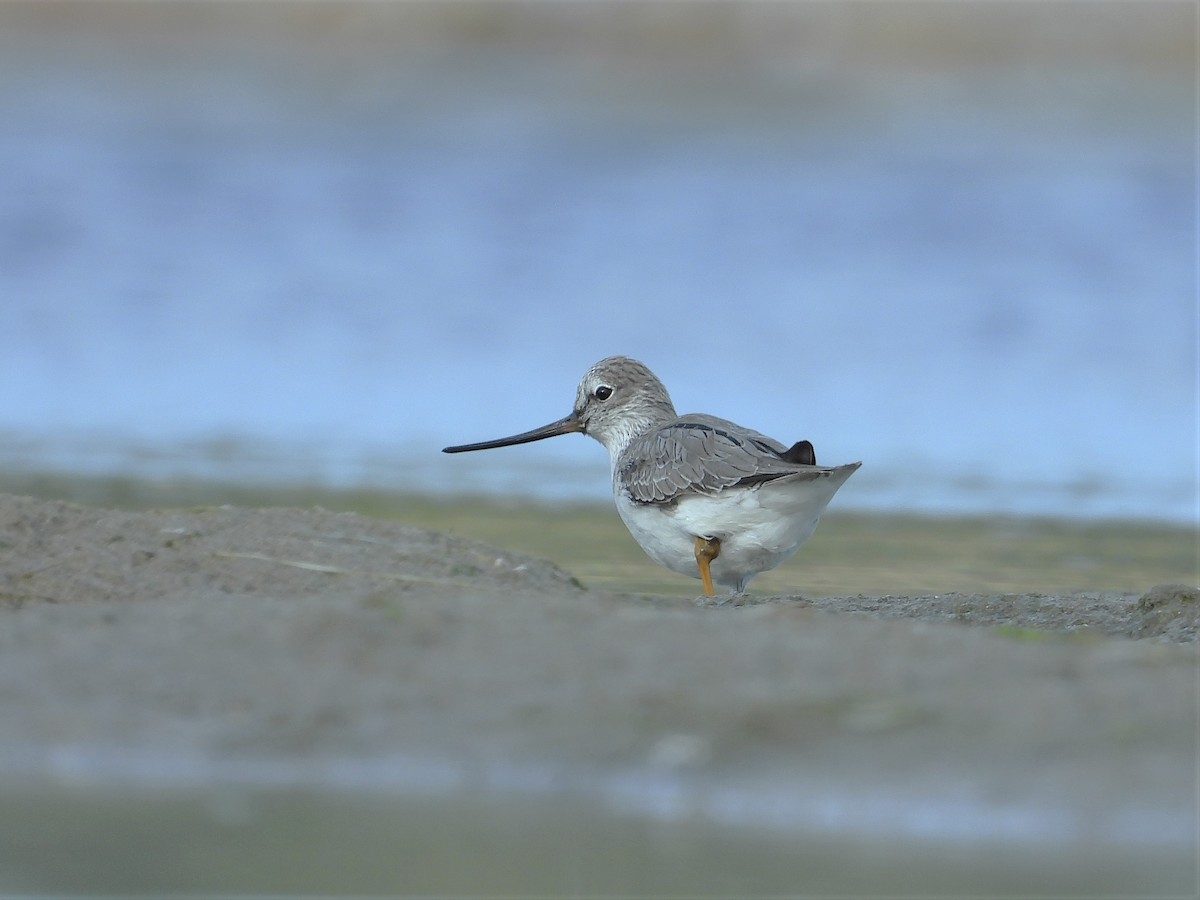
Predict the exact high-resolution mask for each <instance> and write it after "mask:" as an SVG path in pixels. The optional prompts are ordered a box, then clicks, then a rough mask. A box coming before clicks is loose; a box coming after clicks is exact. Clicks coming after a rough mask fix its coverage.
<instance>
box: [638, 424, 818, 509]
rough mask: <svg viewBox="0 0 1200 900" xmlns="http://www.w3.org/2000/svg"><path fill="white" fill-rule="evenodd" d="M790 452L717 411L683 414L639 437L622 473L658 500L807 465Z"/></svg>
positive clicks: (644, 496)
mask: <svg viewBox="0 0 1200 900" xmlns="http://www.w3.org/2000/svg"><path fill="white" fill-rule="evenodd" d="M785 454H786V456H785ZM790 457H791V453H790V451H789V449H788V448H786V447H784V445H783V444H781V443H779V442H778V441H776V440H772V439H771V438H769V437H767V436H766V435H763V434H759V433H758V432H757V431H751V430H750V429H748V428H743V427H741V426H740V425H735V424H734V423H732V422H728V421H726V420H725V419H718V418H716V417H714V416H702V415H690V416H681V417H680V418H678V419H676V420H675V421H673V422H671V423H670V424H669V425H665V426H663V427H662V428H659V429H657V430H655V431H651V432H648V433H647V434H644V435H642V436H641V437H638V438H635V439H634V440H633V441H632V442H631V443H630V445H629V447H628V448H626V450H625V452H624V453H623V454H621V459H620V461H619V463H618V478H619V479H620V482H621V484H622V486H623V487H624V489H625V490H626V491H628V493H629V496H630V497H631V498H632V499H633V500H635V501H637V502H639V503H657V502H663V501H669V500H674V499H675V498H677V497H679V496H680V495H682V494H688V493H699V494H713V493H716V492H717V491H720V490H721V489H723V488H727V487H733V486H734V485H737V484H754V483H757V482H762V481H770V480H771V479H774V478H779V477H781V476H783V475H792V474H795V473H796V472H799V471H802V470H803V469H804V468H805V466H804V465H803V464H801V463H797V462H796V461H794V460H793V459H791V458H790Z"/></svg>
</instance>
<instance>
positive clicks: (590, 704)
mask: <svg viewBox="0 0 1200 900" xmlns="http://www.w3.org/2000/svg"><path fill="white" fill-rule="evenodd" d="M0 559H2V560H3V566H2V567H0V615H2V616H3V620H4V627H3V628H2V629H0V642H2V643H3V648H2V650H0V685H2V688H0V697H2V699H0V712H2V718H0V721H2V722H3V725H2V726H0V727H2V729H3V731H2V739H0V798H2V799H3V801H4V802H5V804H6V807H7V808H8V809H9V810H12V811H19V812H14V814H12V815H9V816H6V817H4V818H5V820H6V821H5V823H4V824H3V825H2V826H0V828H2V829H3V833H2V834H0V891H4V892H20V891H50V892H71V891H93V892H95V891H101V890H107V891H118V892H119V891H130V890H134V891H163V890H192V891H197V890H199V891H225V892H229V891H243V892H247V891H249V892H297V891H309V892H324V893H348V892H358V893H372V892H374V893H388V894H403V893H414V892H420V893H426V894H435V895H436V894H450V893H456V894H460V895H461V894H487V893H491V894H497V893H501V894H518V895H519V894H528V893H536V892H540V893H550V894H555V895H561V894H573V895H586V894H595V893H607V894H610V895H613V894H616V895H623V896H631V895H637V894H646V893H659V894H661V893H664V892H674V893H680V892H686V893H692V894H708V895H722V896H730V895H735V896H740V895H746V894H750V893H760V894H761V893H814V892H826V893H830V892H832V893H839V892H845V891H847V890H850V891H856V892H858V893H879V894H885V893H889V892H892V891H894V890H899V889H903V890H905V891H907V892H910V893H912V892H919V893H925V894H944V893H946V892H950V893H956V892H957V893H959V894H961V893H963V892H973V893H976V894H978V893H997V892H1001V893H1010V894H1011V893H1026V894H1037V893H1043V894H1044V893H1048V892H1063V891H1074V892H1076V893H1078V892H1081V891H1082V892H1088V891H1098V890H1103V891H1105V892H1107V893H1113V892H1116V893H1126V894H1141V893H1159V894H1162V893H1181V894H1190V893H1193V892H1194V890H1195V888H1196V869H1195V847H1196V841H1197V825H1196V813H1197V766H1196V760H1197V700H1198V681H1197V673H1198V670H1197V657H1196V652H1195V650H1196V645H1195V643H1194V642H1195V639H1196V625H1197V619H1198V613H1200V592H1198V591H1197V590H1196V589H1195V587H1194V586H1183V585H1175V586H1171V585H1159V586H1153V587H1152V589H1148V590H1146V591H1142V592H1137V593H1130V592H1105V591H1092V592H1085V593H1078V592H1076V593H1063V592H1048V593H1046V594H1037V593H1019V594H989V593H952V594H930V595H927V596H853V597H823V598H813V599H806V598H804V597H798V596H777V597H772V596H761V595H749V596H748V597H746V598H744V599H742V600H739V601H738V602H736V603H731V604H725V605H715V604H713V603H711V602H703V601H698V600H696V599H693V598H690V597H667V596H660V595H651V594H627V593H617V592H611V591H603V590H597V589H591V590H588V589H585V588H584V587H583V586H582V585H581V584H580V583H579V582H578V581H577V580H576V579H575V578H573V577H572V576H571V575H569V574H567V573H566V572H564V571H562V570H560V569H559V568H557V567H555V566H554V565H552V564H550V563H548V562H545V561H543V560H538V559H535V558H532V557H527V556H522V555H520V554H516V553H511V552H507V551H499V550H496V549H495V548H492V547H489V546H488V545H486V544H481V543H475V542H471V541H468V540H464V539H460V538H456V537H452V536H449V535H446V534H444V533H437V532H431V531H426V530H423V529H420V528H416V527H412V526H407V525H402V524H398V523H395V522H388V521H382V520H378V519H372V518H368V517H365V516H361V515H357V514H351V513H332V512H328V511H324V510H320V509H303V510H300V509H247V508H234V507H218V508H197V509H191V510H169V511H127V510H114V509H98V508H90V507H83V506H75V505H71V504H67V503H61V502H54V501H42V500H35V499H31V498H25V497H15V496H0ZM299 822H304V823H307V827H300V826H299V825H298V823H299ZM114 823H117V824H114ZM168 835H169V836H171V837H172V838H173V839H172V840H170V841H166V840H164V838H165V836H168ZM213 835H217V836H216V837H213ZM368 836H369V837H368ZM51 838H53V840H51ZM464 842H465V843H464ZM181 847H191V848H192V853H193V854H195V853H201V855H202V856H203V855H204V854H207V855H206V856H204V860H205V861H204V862H203V863H201V862H198V860H197V858H196V857H195V856H194V855H188V853H185V852H184V851H183V850H181V849H180V848H181ZM148 848H157V850H156V851H155V852H153V853H150V854H149V855H147V851H148ZM455 848H460V849H455ZM64 854H65V856H67V857H69V858H70V859H71V860H72V861H73V862H72V864H71V865H70V866H64V865H63V864H62V860H63V859H64V858H65V857H64ZM464 854H465V855H466V856H469V858H470V859H471V860H472V862H471V863H470V865H469V866H468V865H464V863H463V860H464V858H465V856H464Z"/></svg>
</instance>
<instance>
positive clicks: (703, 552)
mask: <svg viewBox="0 0 1200 900" xmlns="http://www.w3.org/2000/svg"><path fill="white" fill-rule="evenodd" d="M720 555H721V541H720V540H719V539H717V538H702V537H698V538H696V565H698V566H699V567H700V580H701V581H702V582H704V593H706V594H707V595H708V596H710V597H715V596H716V595H717V592H716V591H714V590H713V580H712V572H710V571H709V566H710V565H711V564H712V561H713V560H714V559H716V558H717V557H718V556H720Z"/></svg>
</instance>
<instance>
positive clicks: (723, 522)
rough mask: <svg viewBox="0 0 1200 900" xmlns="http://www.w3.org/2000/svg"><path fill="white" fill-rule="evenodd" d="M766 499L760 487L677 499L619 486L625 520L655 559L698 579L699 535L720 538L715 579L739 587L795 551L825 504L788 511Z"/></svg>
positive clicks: (620, 511) (808, 532)
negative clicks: (632, 494)
mask: <svg viewBox="0 0 1200 900" xmlns="http://www.w3.org/2000/svg"><path fill="white" fill-rule="evenodd" d="M768 493H769V492H768ZM762 500H763V493H762V491H761V490H760V489H759V488H742V489H735V490H732V491H723V492H722V493H720V494H718V495H715V496H706V495H703V494H689V495H687V496H684V497H680V498H679V499H678V500H677V501H676V502H674V503H672V504H652V503H635V502H634V501H633V500H631V499H630V498H629V497H628V496H624V495H623V494H622V493H621V492H620V491H619V490H618V491H616V501H617V512H618V513H619V514H620V516H621V520H622V521H623V522H624V523H625V526H626V527H627V528H628V529H629V532H630V534H632V535H633V538H634V540H636V541H637V542H638V543H639V544H640V545H641V546H642V549H643V550H645V551H646V553H647V554H648V555H649V556H650V558H651V559H653V560H655V561H656V562H658V563H660V564H661V565H664V566H666V567H667V568H668V569H671V570H672V571H674V572H679V573H680V574H681V575H690V576H691V577H693V578H699V577H700V569H699V566H698V565H697V563H696V538H697V537H703V538H717V539H718V540H720V542H721V552H720V555H719V556H718V557H717V558H716V559H715V560H713V563H712V569H711V570H712V576H713V581H715V582H716V583H717V584H720V585H722V586H724V587H727V588H729V589H731V590H735V591H740V590H744V589H745V587H746V584H747V583H748V582H749V580H750V579H751V578H752V577H754V576H755V575H757V574H758V573H759V572H765V571H767V570H768V569H773V568H775V567H776V566H777V565H779V564H780V563H781V562H783V561H784V560H785V559H787V558H788V557H789V556H791V555H792V554H793V553H795V552H796V550H798V549H799V548H800V545H801V544H803V543H804V542H805V541H806V540H808V539H809V537H810V536H811V535H812V533H813V531H814V530H815V529H816V527H817V520H818V518H819V516H820V513H821V510H822V509H824V506H825V503H821V504H820V505H819V506H817V508H816V509H815V510H812V511H809V510H803V509H801V510H795V509H792V510H786V511H785V510H781V509H778V508H770V507H771V506H772V504H771V502H770V500H769V498H768V503H767V507H766V508H764V506H763V503H762ZM825 502H828V500H826V501H825Z"/></svg>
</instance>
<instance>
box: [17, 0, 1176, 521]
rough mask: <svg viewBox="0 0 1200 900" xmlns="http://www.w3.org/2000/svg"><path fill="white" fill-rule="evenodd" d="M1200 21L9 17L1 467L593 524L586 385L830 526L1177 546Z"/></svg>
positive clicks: (198, 8)
mask: <svg viewBox="0 0 1200 900" xmlns="http://www.w3.org/2000/svg"><path fill="white" fill-rule="evenodd" d="M1195 16H1196V11H1195V8H1194V6H1193V5H1192V4H1189V3H1167V2H1163V3H1088V2H1071V3H1036V4H1014V3H1008V2H1002V3H988V2H981V3H958V4H948V3H907V2H905V3H870V2H862V3H846V4H835V3H799V2H797V3H755V2H746V3H721V2H717V3H703V4H680V3H656V2H639V3H615V2H613V3H594V2H572V3H512V2H486V3H471V2H452V3H443V2H430V3H424V2H408V3H375V2H370V3H357V2H329V3H325V2H309V3H286V4H285V3H254V2H237V3H233V2H201V3H193V2H173V3H143V2H137V3H112V2H102V0H91V2H86V3H66V2H56V3H40V2H33V3H22V2H5V3H3V4H0V121H2V122H3V125H2V126H0V171H2V172H3V173H4V189H3V191H2V192H0V382H2V383H3V384H4V385H5V389H4V391H3V392H0V469H3V470H4V471H5V472H6V473H8V475H9V476H10V477H11V476H13V475H17V476H20V475H22V474H24V475H29V476H32V475H38V474H55V473H60V474H62V473H65V474H69V475H83V476H111V475H114V474H119V475H128V476H132V477H135V478H139V479H148V480H155V479H159V480H161V479H177V478H196V479H211V480H215V481H224V482H239V481H241V482H248V483H279V484H288V483H304V484H316V485H327V486H334V487H370V488H376V487H377V488H381V489H388V490H397V491H417V492H420V493H426V494H430V495H432V496H435V497H439V496H451V495H460V494H477V493H481V492H482V493H485V494H495V495H508V494H512V495H516V494H522V495H533V496H535V497H540V498H545V499H558V498H566V497H569V498H575V499H580V498H582V499H592V498H595V499H597V500H600V499H603V498H606V497H607V496H608V492H609V479H608V466H607V460H606V458H605V455H604V452H603V450H602V449H601V448H600V447H599V446H598V445H596V444H594V443H593V442H591V441H587V440H583V439H581V438H570V439H567V438H563V439H561V440H556V441H550V442H546V443H543V444H537V445H532V446H528V447H523V448H517V449H512V450H507V451H496V452H493V453H488V454H479V455H473V456H470V457H447V456H444V455H443V454H441V453H440V452H439V451H440V449H441V447H443V446H445V445H447V444H453V443H462V442H466V441H473V440H479V439H484V438H490V437H497V436H501V435H505V434H510V433H513V432H516V431H521V430H525V429H527V428H531V427H534V426H537V425H540V424H543V423H545V422H548V421H550V420H552V419H556V418H558V417H560V416H562V415H564V414H565V413H567V412H568V411H569V409H570V406H571V403H572V400H573V397H574V390H575V384H576V382H577V381H578V379H579V377H580V376H581V375H582V373H583V372H584V371H585V370H586V369H587V368H588V367H589V366H590V365H591V364H592V363H593V362H595V361H596V360H598V359H600V358H601V357H604V356H608V355H611V354H625V355H630V356H634V357H637V358H639V359H642V360H643V361H644V362H646V363H647V364H648V365H649V366H650V367H651V368H652V369H654V371H655V372H656V373H657V374H658V375H659V376H660V377H661V378H662V379H663V381H664V382H665V383H666V384H667V386H668V387H669V388H670V389H671V392H672V395H673V397H674V399H675V402H676V405H677V407H678V408H679V410H680V411H681V412H696V411H703V412H709V413H712V414H715V415H720V416H724V417H726V418H731V419H734V420H735V421H738V422H740V423H742V424H744V425H747V426H750V427H753V428H755V429H757V430H760V431H763V432H765V433H767V434H770V435H772V436H774V437H776V438H778V439H779V440H781V441H784V442H785V443H790V442H792V441H795V440H798V439H800V438H807V439H810V440H812V441H813V442H814V443H815V445H816V447H817V453H818V459H819V460H820V461H822V462H825V463H842V462H848V461H851V460H857V459H861V460H863V461H864V466H863V469H862V471H861V472H860V473H859V474H858V475H856V477H855V478H854V480H853V481H852V482H851V483H850V484H848V485H847V487H846V489H845V490H844V491H843V492H842V493H841V494H840V495H839V498H838V501H837V505H838V506H839V507H840V508H847V509H864V510H883V511H896V510H920V511H933V512H973V513H980V512H982V513H990V512H1003V513H1014V514H1048V515H1056V516H1059V515H1061V516H1073V517H1084V518H1112V517H1117V518H1136V519H1152V520H1159V521H1163V522H1187V521H1192V520H1193V517H1194V515H1195V512H1196V449H1197V448H1196V443H1197V431H1196V426H1197V419H1196V401H1197V398H1196V390H1197V387H1196V364H1197V332H1196V261H1195V260H1196V257H1195V252H1196V251H1195V248H1196V244H1195V241H1196V232H1195V225H1196V206H1195V203H1196V183H1195V175H1196V138H1195V131H1196V83H1195V72H1196V70H1195V66H1196V46H1195V33H1196V31H1195Z"/></svg>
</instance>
